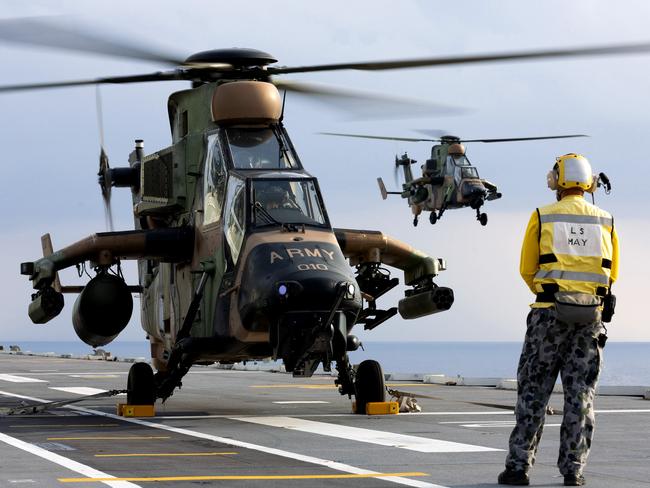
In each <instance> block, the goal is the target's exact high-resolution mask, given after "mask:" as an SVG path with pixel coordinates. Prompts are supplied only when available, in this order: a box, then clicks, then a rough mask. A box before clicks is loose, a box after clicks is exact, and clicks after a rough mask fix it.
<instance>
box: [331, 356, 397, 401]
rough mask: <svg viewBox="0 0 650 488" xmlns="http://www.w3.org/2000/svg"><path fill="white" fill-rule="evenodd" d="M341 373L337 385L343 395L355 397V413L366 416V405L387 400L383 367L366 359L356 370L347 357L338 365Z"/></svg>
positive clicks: (337, 367)
mask: <svg viewBox="0 0 650 488" xmlns="http://www.w3.org/2000/svg"><path fill="white" fill-rule="evenodd" d="M336 369H337V371H338V373H339V375H338V378H337V379H336V384H337V385H338V387H339V393H341V395H348V397H350V398H351V397H352V395H354V397H355V402H354V413H357V414H365V413H366V405H367V404H368V403H371V402H383V401H385V399H386V384H385V383H384V372H383V371H382V369H381V365H380V364H379V363H378V362H377V361H375V360H373V359H366V360H365V361H363V362H362V363H361V364H359V365H358V366H357V367H356V368H354V367H353V366H352V365H351V364H350V362H349V360H348V357H347V355H346V356H345V358H343V360H341V361H339V362H338V363H337V366H336Z"/></svg>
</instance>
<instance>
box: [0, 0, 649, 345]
mask: <svg viewBox="0 0 650 488" xmlns="http://www.w3.org/2000/svg"><path fill="white" fill-rule="evenodd" d="M0 6H1V7H2V8H1V9H0V12H1V14H0V15H1V16H2V18H15V17H25V16H47V15H56V16H63V17H62V19H64V22H70V24H71V25H84V26H86V28H88V29H90V30H92V31H97V32H99V33H107V34H109V35H111V36H114V37H119V38H124V39H133V40H135V41H138V42H144V43H146V44H148V45H152V46H160V47H161V48H164V49H167V50H169V51H171V52H172V53H178V55H180V56H181V57H183V56H189V55H190V54H192V53H194V52H197V51H202V50H206V49H214V48H228V47H251V48H256V49H260V50H263V51H266V52H269V53H271V54H273V55H274V56H275V57H276V58H277V59H278V60H279V64H281V65H287V66H297V65H304V64H321V63H335V62H346V61H370V60H382V59H396V58H417V57H430V56H449V55H462V54H471V53H486V52H500V51H510V50H525V49H536V48H560V47H585V46H593V45H607V44H617V43H626V42H648V41H650V34H648V33H647V24H648V21H649V20H650V4H648V3H647V2H644V1H631V0H623V1H621V2H618V3H617V6H616V8H612V5H611V2H605V1H599V0H591V1H587V0H584V1H581V0H577V1H572V2H566V1H547V2H538V3H536V4H533V3H532V2H520V1H516V0H512V1H511V0H504V1H500V2H484V1H478V0H477V1H468V0H457V1H456V2H453V8H452V6H451V4H450V3H449V2H439V1H433V0H429V1H412V0H411V1H406V0H403V1H400V2H393V1H389V0H373V1H366V0H362V1H357V2H343V1H338V0H332V1H329V2H298V1H293V2H291V1H280V0H276V1H274V2H267V1H242V0H240V1H238V2H229V3H226V2H213V1H198V0H190V1H185V2H172V1H166V0H165V1H155V2H154V1H151V0H145V1H140V2H126V1H121V0H116V1H113V2H110V3H105V2H86V1H81V0H63V1H59V2H56V4H54V3H52V2H48V1H38V0H37V1H32V2H29V3H27V2H22V1H12V0H0ZM0 62H1V63H2V66H3V68H2V70H1V71H0V84H16V83H30V82H46V81H59V80H69V79H85V78H91V77H97V76H108V75H127V74H136V73H147V72H151V71H156V70H158V69H164V68H166V67H165V66H159V65H156V64H155V63H145V62H135V61H125V60H119V59H113V58H108V57H104V56H96V55H90V54H73V53H66V52H61V51H54V50H47V49H44V48H34V47H20V46H17V45H11V44H7V43H0ZM287 78H288V79H291V80H296V81H305V82H318V83H325V84H328V85H333V86H337V87H343V88H349V89H354V90H365V91H370V92H372V93H377V94H384V95H391V96H400V97H408V98H411V99H414V100H421V101H423V102H429V103H431V102H434V103H443V104H446V105H451V106H455V107H462V108H463V109H465V110H464V111H463V112H462V113H459V114H456V115H444V116H442V115H437V116H434V115H432V116H427V117H417V118H416V117H411V116H409V115H408V114H404V116H403V117H402V118H399V119H395V118H392V119H383V120H378V119H374V120H358V119H354V118H352V117H351V116H350V114H349V113H345V112H342V111H340V110H337V109H336V108H334V107H330V106H327V105H324V104H322V103H317V102H314V101H307V100H304V99H302V98H300V97H298V96H293V95H291V94H290V95H289V96H288V97H287V106H286V115H285V125H286V127H287V129H288V131H289V133H290V135H291V138H292V141H293V143H294V145H295V146H296V148H297V150H298V152H299V154H300V157H301V160H302V162H303V164H304V165H305V167H306V169H307V170H308V171H309V172H310V173H311V174H313V175H314V176H316V177H317V178H318V179H319V182H320V186H321V189H322V191H323V194H324V199H325V203H326V206H327V210H328V213H329V216H330V219H331V221H332V223H333V225H334V226H336V227H347V228H359V229H373V230H381V231H382V232H384V233H386V234H388V235H391V236H393V237H395V238H398V239H400V240H403V241H405V242H407V243H409V244H411V245H413V246H414V247H416V248H418V249H421V250H422V251H424V252H426V253H428V254H430V255H432V256H435V257H443V258H445V260H446V261H447V264H448V269H447V270H446V271H444V272H443V273H441V275H440V276H439V277H438V278H437V279H436V282H437V283H438V284H439V285H441V286H450V287H452V288H453V289H454V291H455V296H456V301H455V303H454V305H453V307H452V309H451V310H450V311H448V312H444V313H441V314H437V315H433V316H429V317H426V318H422V319H417V320H411V321H404V320H402V319H401V318H399V317H396V318H393V319H391V320H390V321H389V322H386V323H384V324H382V325H381V326H380V327H378V328H377V329H375V330H373V331H372V332H364V331H359V336H360V337H361V338H362V340H368V341H371V340H376V341H378V340H381V341H520V340H521V339H522V337H523V334H524V332H525V317H526V314H527V311H528V305H529V303H530V302H531V301H532V300H533V299H534V297H533V296H532V294H531V293H530V291H529V290H528V288H527V287H526V286H525V284H524V283H523V281H522V280H521V278H520V277H519V274H518V266H519V251H520V247H521V239H522V237H523V232H524V229H525V226H526V223H527V221H528V218H529V216H530V214H531V212H532V211H533V210H534V209H535V207H538V206H542V205H546V204H548V203H551V202H552V201H554V194H553V193H552V192H550V191H549V190H548V189H547V188H546V173H547V172H548V170H549V169H550V167H551V166H552V165H553V163H554V161H555V157H556V156H559V155H561V154H564V153H567V152H578V153H582V154H584V155H585V156H586V157H587V158H589V160H590V161H591V163H592V165H593V167H594V170H595V171H597V172H600V171H604V172H605V173H607V174H608V175H609V177H610V179H611V181H612V184H613V191H612V193H611V195H604V194H603V193H598V194H597V195H596V203H597V204H599V205H601V206H602V207H604V208H606V209H607V210H609V211H611V212H612V213H613V215H614V217H615V222H616V226H617V229H618V232H619V236H620V240H621V268H620V279H619V282H618V283H617V284H616V285H615V286H614V292H615V294H616V295H617V297H618V308H617V311H616V315H615V317H614V321H613V322H612V324H611V325H610V326H609V332H610V338H611V339H612V340H616V341H650V327H648V325H649V324H648V319H647V316H648V315H647V313H645V307H644V304H645V302H646V301H647V296H646V293H647V292H648V291H650V290H649V289H648V277H649V276H650V260H648V259H647V256H646V249H647V243H648V240H649V238H650V230H649V226H648V223H649V217H648V215H647V213H646V212H647V208H648V205H647V200H646V196H645V194H646V189H647V186H648V181H650V166H649V165H648V157H647V153H648V146H647V142H648V134H650V120H649V119H648V113H650V98H649V97H648V96H647V87H648V85H649V81H650V54H645V55H641V54H640V55H632V56H621V57H611V56H609V57H602V58H597V59H596V58H592V59H582V60H577V59H571V60H561V61H529V62H522V63H512V62H510V63H499V64H492V65H467V66H463V67H441V68H421V69H407V70H400V71H392V72H357V71H341V72H335V73H309V74H301V75H292V76H291V77H287ZM187 86H188V85H187V83H183V82H162V83H148V84H134V85H128V86H103V87H102V88H101V96H102V101H103V112H104V127H105V144H106V148H107V151H108V154H109V157H110V159H111V165H112V166H120V165H124V164H125V163H126V160H127V156H128V153H129V152H130V151H131V150H132V148H133V141H134V140H135V139H140V138H141V139H144V141H145V150H146V152H153V151H155V150H158V149H161V148H163V147H165V146H167V145H169V144H170V133H169V125H168V119H167V108H166V107H167V103H166V99H167V97H168V95H169V94H170V93H171V92H173V91H175V90H179V89H185V88H187ZM0 118H1V120H2V130H1V131H0V151H1V154H2V156H1V157H2V163H3V164H2V168H3V177H2V178H0V209H2V210H0V211H1V212H2V220H3V230H2V232H1V233H0V236H1V238H0V243H1V249H2V252H1V253H0V291H1V296H2V305H3V306H2V315H1V316H2V319H3V320H2V329H1V330H0V343H2V342H3V341H9V340H75V339H76V336H75V334H74V331H73V328H72V325H71V310H72V303H73V302H74V297H73V296H69V295H68V296H66V307H65V309H64V311H63V312H62V313H61V315H60V316H59V317H57V318H56V319H54V320H53V321H51V322H49V323H48V324H45V325H34V324H32V323H31V322H30V320H29V318H28V317H27V306H28V304H29V301H30V294H31V293H32V291H33V290H32V289H31V283H30V282H29V281H28V280H27V279H25V277H23V276H20V275H19V263H20V262H22V261H32V260H35V259H37V258H38V257H40V255H41V248H40V236H41V235H42V234H43V233H45V232H50V233H51V235H52V240H53V242H54V247H55V248H57V247H63V246H65V245H68V244H70V243H72V242H74V241H76V240H78V239H81V238H83V237H85V236H87V235H89V234H92V233H94V232H101V231H104V230H106V227H105V222H104V215H103V207H102V202H101V196H100V191H99V187H98V185H97V176H96V172H97V164H98V162H97V161H98V152H99V149H98V148H99V136H98V128H97V126H98V124H97V115H96V110H95V89H94V88H93V87H79V88H65V89H57V90H49V91H31V92H24V93H16V94H4V95H0ZM416 129H442V130H445V131H448V132H449V133H451V134H454V135H458V136H461V137H464V138H489V137H525V136H536V135H552V134H572V133H584V134H589V135H590V137H589V138H584V139H569V140H564V141H542V142H528V143H510V144H476V143H475V144H469V145H468V157H469V158H470V160H471V161H472V162H473V163H474V164H476V165H477V167H478V170H479V173H480V174H481V176H482V177H484V178H487V179H488V180H490V181H492V182H493V183H496V184H497V185H498V186H499V188H500V191H502V193H503V195H504V196H503V198H502V199H501V200H498V201H495V202H490V203H488V205H486V207H485V211H487V213H488V215H489V224H488V225H487V226H486V227H481V226H480V225H479V224H478V222H477V221H476V220H475V216H474V214H473V211H472V210H470V209H466V210H456V211H449V212H448V213H447V214H445V216H444V218H443V219H442V220H441V221H440V222H439V223H438V224H436V225H435V226H431V225H430V224H428V222H426V220H425V219H422V221H421V223H420V225H419V226H418V227H417V228H414V227H413V226H412V224H411V220H412V219H411V215H410V210H409V208H408V207H407V205H406V203H405V201H403V200H401V199H399V198H395V199H393V200H389V201H386V202H384V201H382V200H381V198H380V195H379V191H378V188H377V184H376V178H377V177H378V176H381V177H383V178H384V180H385V181H386V182H387V183H388V184H389V186H392V187H393V188H392V189H394V184H393V182H392V168H393V161H394V157H395V154H398V153H399V154H401V153H403V152H405V151H408V154H409V156H411V157H412V158H414V159H417V160H418V161H420V162H424V160H425V159H427V157H428V156H427V155H428V154H429V152H430V144H427V143H406V142H394V141H370V140H362V139H347V138H332V137H326V136H322V135H319V134H318V132H321V131H332V132H351V133H366V134H375V135H391V136H404V137H417V136H418V133H417V132H414V130H416ZM113 215H114V221H115V228H116V229H124V230H126V229H129V228H131V227H132V213H131V205H130V195H129V192H128V190H123V189H115V190H114V192H113ZM126 272H127V276H128V278H129V282H135V281H136V279H137V278H136V276H135V271H134V267H129V268H127V270H126ZM394 276H399V277H400V279H401V278H402V276H401V274H400V273H399V272H398V271H397V270H395V274H394ZM61 278H62V281H63V282H64V284H81V283H83V280H82V279H80V278H78V277H77V276H76V270H74V269H73V270H69V271H66V272H64V273H61ZM403 291H404V288H403V287H402V286H400V287H398V288H397V289H396V290H393V292H391V293H390V294H389V295H387V296H385V297H382V299H380V301H379V302H378V305H379V306H380V307H381V306H383V307H390V306H393V305H395V304H396V303H395V302H396V301H397V300H399V298H400V297H401V296H403ZM135 303H136V307H137V304H138V301H137V300H136V302H135ZM136 310H137V309H136ZM138 315H139V314H138V313H137V311H136V313H134V318H133V320H132V321H131V323H130V324H129V326H128V327H127V329H126V330H125V331H124V332H123V333H122V335H121V337H120V340H139V339H142V338H143V337H144V332H143V331H142V330H141V329H140V327H139V316H138ZM355 330H356V329H355Z"/></svg>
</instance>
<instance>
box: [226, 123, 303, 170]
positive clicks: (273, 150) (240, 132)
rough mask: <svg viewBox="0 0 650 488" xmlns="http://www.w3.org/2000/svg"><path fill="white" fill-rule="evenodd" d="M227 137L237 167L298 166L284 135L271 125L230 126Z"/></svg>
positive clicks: (280, 167) (260, 168)
mask: <svg viewBox="0 0 650 488" xmlns="http://www.w3.org/2000/svg"><path fill="white" fill-rule="evenodd" d="M226 137H227V139H228V145H229V147H230V154H231V156H232V162H233V165H234V166H235V168H236V169H259V170H270V169H271V170H272V169H294V168H298V163H297V162H296V159H295V157H294V156H293V154H291V151H290V149H289V147H288V144H287V143H286V141H284V140H283V137H282V135H281V134H280V133H279V132H278V131H276V130H274V129H272V128H270V127H265V128H261V129H255V128H229V129H226Z"/></svg>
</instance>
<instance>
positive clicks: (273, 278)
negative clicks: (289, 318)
mask: <svg viewBox="0 0 650 488" xmlns="http://www.w3.org/2000/svg"><path fill="white" fill-rule="evenodd" d="M342 288H343V290H342ZM339 295H341V296H342V298H341V301H340V303H339V305H338V307H337V310H339V311H343V312H345V313H346V315H352V316H354V318H356V316H357V314H358V313H359V310H361V295H360V293H359V287H358V285H357V282H356V280H355V278H354V275H353V274H352V271H351V269H350V267H349V265H348V264H347V262H346V260H345V258H344V257H343V254H342V253H341V250H340V248H339V247H338V246H336V245H333V244H330V243H323V242H319V243H310V242H300V243H299V244H298V243H296V244H295V245H294V244H293V243H292V244H281V243H268V244H260V245H259V246H257V247H256V248H255V249H253V250H252V251H251V253H250V254H249V255H248V257H247V260H246V263H245V265H244V272H243V275H242V282H241V286H240V290H239V312H240V316H241V319H242V324H243V326H244V327H245V328H247V329H249V330H268V328H269V327H270V326H271V325H273V324H277V323H278V321H279V320H280V319H281V318H282V317H283V316H285V315H286V314H290V313H296V312H300V313H304V312H313V313H314V315H315V316H321V315H323V314H325V315H327V314H328V313H329V312H330V311H331V310H332V308H333V307H334V306H335V305H336V303H337V300H338V298H339ZM351 323H352V322H350V324H351Z"/></svg>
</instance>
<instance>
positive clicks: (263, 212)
mask: <svg viewBox="0 0 650 488" xmlns="http://www.w3.org/2000/svg"><path fill="white" fill-rule="evenodd" d="M0 24H1V25H2V29H0V38H3V39H5V40H7V41H10V42H17V43H22V44H36V45H40V46H46V47H49V48H52V47H54V48H61V49H67V50H72V51H84V52H92V53H97V54H104V55H112V56H121V57H126V58H131V59H138V60H147V61H156V62H159V63H162V64H166V65H172V66H173V68H172V69H169V70H167V71H158V72H153V73H145V74H136V75H130V76H110V77H102V78H95V79H90V80H76V81H64V82H53V83H52V82H48V83H33V84H26V85H5V86H0V92H5V93H6V92H15V91H21V90H31V89H47V88H59V87H71V86H82V85H102V84H125V83H143V82H157V81H166V80H185V81H189V82H191V84H192V86H191V87H190V88H188V89H185V90H181V91H177V92H174V93H172V94H171V95H170V96H169V99H168V114H169V122H170V129H171V144H170V145H169V146H168V147H166V148H162V149H159V150H156V151H153V152H150V153H149V154H146V153H145V149H144V141H142V140H136V142H135V147H134V149H133V151H132V152H131V153H130V155H129V157H128V166H123V167H111V166H110V164H109V161H108V156H107V155H106V152H105V151H104V148H103V147H102V148H101V151H100V163H99V172H98V176H99V184H100V188H101V191H102V195H103V197H104V202H105V205H106V209H107V214H110V210H109V209H110V201H111V194H112V189H113V188H128V189H129V190H130V192H131V202H132V208H133V229H132V230H124V231H110V232H100V233H96V234H93V235H90V236H88V237H86V238H84V239H81V240H79V241H78V242H75V243H73V244H71V245H68V246H66V247H63V248H60V249H58V250H55V249H54V246H53V244H52V240H51V237H50V235H49V234H45V235H44V236H43V237H42V239H41V241H42V249H43V257H41V258H39V259H35V260H32V261H25V262H23V263H21V266H20V272H21V274H22V275H25V276H27V277H28V278H29V279H30V280H31V282H32V286H33V288H34V289H35V293H34V294H33V295H32V297H31V298H32V299H31V303H30V304H29V307H28V315H29V317H30V319H31V320H32V321H33V322H34V323H37V324H44V323H47V322H49V321H50V320H52V319H53V318H55V317H56V316H58V315H59V314H60V312H61V311H62V309H63V305H64V294H67V293H71V294H77V295H78V296H77V299H76V302H75V305H74V308H73V316H72V323H73V327H74V330H75V332H76V333H77V335H78V336H79V338H80V339H81V340H82V341H84V342H85V343H86V344H89V345H91V346H93V347H99V346H104V345H106V344H109V343H110V342H111V341H112V340H113V339H114V338H115V337H117V336H118V335H119V334H120V333H121V332H122V331H123V330H124V328H125V327H126V325H127V323H128V322H129V319H130V317H131V315H132V312H133V299H132V293H138V294H139V296H140V317H141V325H142V328H143V329H144V331H145V332H146V334H147V338H148V340H149V341H150V344H151V363H152V365H153V368H152V366H150V365H149V364H148V363H144V362H141V363H135V364H133V366H132V367H131V369H130V370H129V374H128V379H127V403H128V404H153V403H154V402H155V401H156V400H157V399H162V400H163V401H165V400H166V399H167V398H169V397H170V396H171V395H172V394H173V393H174V391H175V390H176V389H177V388H180V387H181V386H182V379H183V377H184V376H185V375H186V374H187V372H188V371H189V370H190V368H191V367H192V366H193V365H197V364H198V365H205V364H212V363H215V362H218V363H221V364H232V363H235V362H240V361H249V360H256V359H266V358H272V359H277V360H282V361H283V363H284V366H285V368H286V371H287V372H290V373H292V374H293V376H296V377H310V376H312V375H313V374H314V372H315V371H316V369H317V367H318V366H319V365H322V367H323V369H324V370H325V371H331V368H332V364H333V363H334V365H335V368H336V371H337V376H336V379H335V384H336V385H338V391H339V393H340V394H341V395H347V396H348V397H350V398H352V396H354V397H355V405H356V407H355V411H356V412H357V413H365V406H366V405H367V403H369V402H378V401H383V400H384V397H385V385H384V376H383V373H382V370H381V365H380V364H379V363H378V362H377V361H374V360H366V361H363V362H362V363H361V364H359V365H356V366H353V365H352V364H351V362H350V358H349V353H350V352H352V351H355V350H357V349H358V348H359V346H360V341H359V339H358V337H356V336H355V335H354V334H353V333H352V332H353V327H354V326H355V325H363V327H364V329H366V330H372V329H374V328H376V327H377V326H379V325H381V324H382V323H384V322H385V321H387V320H389V319H390V318H392V317H394V316H395V315H397V314H398V313H399V315H400V316H401V317H402V318H403V319H406V320H410V319H415V318H418V317H424V316H428V315H432V314H435V313H440V312H444V311H446V310H449V309H450V308H451V306H452V304H453V301H454V292H453V290H452V289H451V288H448V287H444V286H438V285H437V284H436V283H435V282H434V278H436V277H437V276H438V275H439V273H440V272H442V271H444V270H445V269H446V263H445V261H444V259H442V258H436V257H431V256H429V255H427V254H425V253H423V252H421V251H418V250H416V249H414V248H412V247H411V246H410V245H408V244H406V243H404V242H402V241H399V240H397V239H395V238H393V237H390V236H387V235H385V234H384V233H382V232H381V231H373V230H360V229H342V228H336V227H333V226H332V223H331V221H330V219H329V216H328V214H327V211H326V208H325V204H324V199H323V196H322V195H321V191H320V188H319V185H318V181H317V179H316V178H315V177H313V176H312V175H311V174H310V173H308V172H307V171H306V170H305V168H304V166H303V164H302V162H301V160H300V158H299V156H298V154H297V152H296V150H295V148H294V146H293V144H292V142H291V139H290V137H289V134H288V132H287V130H286V128H285V126H284V124H283V119H284V108H285V106H284V99H283V98H282V97H281V95H280V91H279V89H281V90H285V93H286V91H298V92H302V93H307V94H316V95H318V94H321V95H323V94H324V95H327V96H335V95H336V93H334V92H331V91H330V92H327V91H318V90H317V89H315V88H313V87H309V86H308V85H304V84H300V83H287V82H282V81H279V80H277V79H275V78H274V77H275V76H277V75H285V74H292V73H306V72H317V71H332V70H341V69H361V70H383V69H400V68H413V67H419V66H435V65H445V64H459V63H464V62H467V63H476V62H490V61H499V60H512V59H527V58H531V59H534V58H553V57H567V56H580V55H596V54H613V53H628V52H638V51H640V50H650V45H645V44H644V45H628V46H616V47H598V48H586V49H565V50H557V51H532V52H519V53H503V54H498V55H495V54H489V55H484V56H483V55H481V56H459V57H453V58H429V59H415V60H414V59H408V60H396V61H377V62H365V63H340V64H324V65H311V66H298V67H284V66H278V65H276V64H275V63H277V60H276V59H275V58H274V57H273V56H272V55H270V54H268V53H265V52H263V51H259V50H256V49H244V48H231V49H214V50H209V51H202V52H199V53H196V54H193V55H190V56H189V57H187V58H185V59H179V58H177V57H175V56H172V55H168V54H161V53H159V52H153V51H151V50H148V49H146V48H143V47H137V46H132V45H126V44H124V43H121V42H116V41H112V40H110V39H106V38H100V37H98V36H97V35H95V34H92V35H91V34H86V33H83V32H79V31H74V32H72V33H71V31H68V30H66V29H64V28H61V27H58V26H52V25H49V24H48V23H47V22H43V21H38V20H18V21H16V20H11V21H6V20H5V21H2V22H0ZM35 31H37V32H38V35H34V36H30V35H29V33H30V32H35ZM71 39H74V40H73V41H71ZM339 94H340V93H339ZM124 260H135V261H136V262H137V268H138V283H137V284H132V285H129V284H127V283H126V281H125V279H124V276H123V274H122V269H121V265H122V261H124ZM73 266H76V267H77V268H78V269H79V270H84V269H86V267H88V268H89V269H90V270H91V271H92V272H93V273H94V276H91V278H90V280H89V281H88V282H87V283H86V284H85V285H82V286H65V285H63V284H61V282H60V280H59V278H58V272H59V271H61V270H63V269H66V268H69V267H73ZM387 267H391V268H395V269H397V270H400V271H401V272H402V273H403V280H404V285H405V286H406V287H407V289H406V290H405V292H404V297H403V298H401V299H400V300H399V302H398V303H397V305H396V306H392V307H385V308H379V307H378V305H377V300H378V299H379V298H381V297H382V296H384V295H385V294H386V293H387V292H388V291H389V290H391V289H393V288H395V287H396V286H397V285H398V283H399V278H396V277H392V275H391V272H390V270H388V269H387ZM80 275H81V273H80ZM154 369H155V370H156V371H155V373H154Z"/></svg>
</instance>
